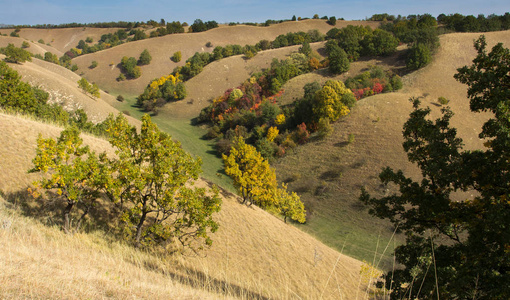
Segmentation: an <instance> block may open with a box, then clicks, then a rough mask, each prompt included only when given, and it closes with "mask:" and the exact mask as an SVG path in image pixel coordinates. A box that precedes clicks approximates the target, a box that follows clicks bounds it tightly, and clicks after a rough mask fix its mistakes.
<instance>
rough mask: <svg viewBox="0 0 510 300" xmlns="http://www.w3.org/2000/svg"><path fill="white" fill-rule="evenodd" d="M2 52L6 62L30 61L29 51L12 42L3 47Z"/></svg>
mask: <svg viewBox="0 0 510 300" xmlns="http://www.w3.org/2000/svg"><path fill="white" fill-rule="evenodd" d="M4 54H5V56H6V58H5V60H6V61H8V62H13V63H23V62H26V61H32V57H31V55H30V52H28V51H26V50H23V49H21V48H17V47H15V46H14V45H13V44H8V45H7V47H5V50H4Z"/></svg>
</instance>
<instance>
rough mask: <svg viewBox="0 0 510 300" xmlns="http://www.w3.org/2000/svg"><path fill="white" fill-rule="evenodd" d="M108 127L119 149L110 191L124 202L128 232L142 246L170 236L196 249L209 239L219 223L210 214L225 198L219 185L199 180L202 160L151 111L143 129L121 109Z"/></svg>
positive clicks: (143, 121) (143, 124)
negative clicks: (155, 119)
mask: <svg viewBox="0 0 510 300" xmlns="http://www.w3.org/2000/svg"><path fill="white" fill-rule="evenodd" d="M107 128H108V129H107V130H108V132H109V134H110V139H109V140H110V143H111V144H112V146H114V147H115V149H116V151H115V153H116V158H114V159H112V160H111V161H110V165H111V169H112V170H115V173H116V174H117V175H116V176H115V178H114V179H113V182H112V184H111V186H110V187H109V193H110V194H111V195H112V196H113V198H114V199H115V201H116V202H117V203H119V204H121V205H122V206H121V209H122V216H121V221H122V223H123V225H124V232H125V234H126V235H127V236H128V237H130V238H131V239H132V240H133V242H134V243H135V245H136V246H138V247H140V246H150V245H155V244H163V245H164V243H165V242H167V241H171V240H172V239H177V240H179V241H180V243H181V244H182V245H183V246H186V247H192V249H194V245H193V244H194V241H196V240H197V239H199V240H203V241H204V243H205V245H207V246H209V245H211V244H212V240H211V239H210V237H209V232H215V231H216V230H217V229H218V224H217V223H216V221H214V220H213V218H212V214H213V213H215V212H218V211H219V210H220V205H221V200H220V198H219V197H218V191H217V189H212V190H208V191H207V190H206V189H204V188H197V187H196V186H195V181H196V180H197V179H198V176H199V174H200V172H201V169H200V166H201V160H200V159H199V158H198V159H195V158H193V157H191V155H189V154H188V153H186V152H185V151H184V150H182V148H181V146H180V144H179V143H176V142H174V141H173V140H172V138H171V137H170V136H169V135H167V134H165V133H163V132H161V131H160V130H159V129H158V128H157V126H156V125H155V124H154V123H152V121H151V119H150V117H149V116H148V115H144V116H143V117H142V125H141V131H140V132H139V133H138V131H137V130H136V128H135V127H132V126H130V125H129V124H128V123H127V120H126V119H125V117H124V116H122V114H119V115H118V116H117V118H115V119H113V118H110V119H109V120H108V126H107ZM165 244H166V243H165Z"/></svg>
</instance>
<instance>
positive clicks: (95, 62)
mask: <svg viewBox="0 0 510 300" xmlns="http://www.w3.org/2000/svg"><path fill="white" fill-rule="evenodd" d="M97 65H98V63H97V61H95V60H93V61H92V63H91V64H90V67H89V68H90V69H94V68H96V67H97Z"/></svg>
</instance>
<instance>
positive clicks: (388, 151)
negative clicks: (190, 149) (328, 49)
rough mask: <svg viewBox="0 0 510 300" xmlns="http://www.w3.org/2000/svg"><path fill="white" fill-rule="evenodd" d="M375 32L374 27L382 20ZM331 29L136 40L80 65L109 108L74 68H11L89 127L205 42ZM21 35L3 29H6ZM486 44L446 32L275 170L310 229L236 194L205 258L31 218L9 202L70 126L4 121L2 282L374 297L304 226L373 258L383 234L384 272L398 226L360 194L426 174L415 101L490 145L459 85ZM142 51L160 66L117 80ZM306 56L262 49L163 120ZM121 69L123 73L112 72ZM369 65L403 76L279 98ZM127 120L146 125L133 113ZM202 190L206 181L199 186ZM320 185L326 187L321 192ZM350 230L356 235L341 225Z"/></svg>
mask: <svg viewBox="0 0 510 300" xmlns="http://www.w3.org/2000/svg"><path fill="white" fill-rule="evenodd" d="M347 24H357V23H354V22H350V23H349V22H347V21H346V22H340V21H339V22H338V23H337V27H342V26H346V25H347ZM360 24H366V23H360ZM370 25H371V26H373V27H375V26H377V24H375V23H374V24H370ZM330 28H331V26H330V25H327V24H326V23H325V22H323V20H322V21H321V20H308V21H302V22H292V23H291V22H287V23H282V24H278V25H272V26H270V27H268V28H265V27H264V28H259V27H252V26H234V27H227V26H222V27H220V28H217V29H214V30H210V31H207V32H203V33H196V34H187V33H186V34H177V35H169V36H165V37H160V38H154V39H147V40H143V41H139V42H133V43H129V44H125V45H121V46H118V47H114V48H112V49H108V50H105V51H100V52H97V53H94V54H90V55H85V56H81V57H79V58H77V59H75V60H73V63H77V64H78V65H79V67H80V68H79V70H78V71H77V73H78V74H79V73H81V72H83V73H84V74H83V76H84V77H85V78H87V79H88V80H89V81H95V82H96V83H97V84H98V85H99V86H100V87H101V88H102V89H103V90H108V91H110V93H111V94H112V95H110V94H108V93H105V92H104V91H102V92H101V98H100V99H92V98H90V97H88V96H86V95H85V94H83V93H82V92H81V91H80V90H79V89H78V87H77V83H76V82H77V81H78V80H79V78H80V76H78V75H77V74H75V73H72V72H70V71H69V70H67V69H65V68H61V67H59V66H56V65H54V64H50V63H47V62H43V61H39V60H34V61H33V62H32V63H24V64H22V65H14V64H10V66H11V67H12V68H14V69H16V70H17V71H18V72H19V73H20V74H21V75H22V76H23V80H25V81H27V82H30V83H31V84H33V85H36V86H40V87H41V88H43V89H45V90H47V91H48V92H49V93H50V100H52V101H57V102H59V103H63V105H67V106H68V107H69V108H72V107H73V108H77V107H82V108H84V109H85V110H86V111H87V113H88V114H89V116H90V117H91V119H92V120H94V121H100V120H102V119H104V118H105V117H106V116H107V115H108V113H116V112H117V110H115V109H114V108H113V107H112V106H111V105H115V104H116V100H115V97H114V96H113V95H117V94H124V95H127V96H131V97H133V96H136V95H137V94H138V93H140V92H141V91H142V90H143V88H144V87H145V86H146V85H147V84H148V82H149V81H150V80H151V79H153V78H155V77H158V76H161V75H165V74H168V73H170V72H171V71H172V70H173V68H174V67H175V66H176V65H178V64H175V63H173V62H172V61H170V59H169V57H170V56H171V55H172V54H173V53H174V52H175V51H178V50H181V51H183V59H182V61H181V62H180V64H182V63H183V62H184V61H185V60H186V59H187V58H188V57H189V56H191V55H193V53H195V52H196V51H211V50H212V48H206V47H205V43H206V42H208V41H211V42H212V43H213V45H214V46H217V45H226V44H241V45H244V44H254V43H256V42H258V41H259V40H260V39H269V40H272V39H274V37H276V36H277V35H278V34H281V33H285V32H288V31H292V32H295V31H300V30H302V31H307V30H310V29H318V30H319V31H321V32H323V33H325V32H327V31H328V30H329V29H330ZM10 31H11V30H0V32H2V33H7V34H9V33H10ZM106 32H108V31H107V30H99V29H91V28H87V29H86V30H83V29H81V28H79V29H69V30H60V29H58V30H36V29H30V30H29V29H22V30H21V32H20V36H21V38H11V37H4V36H2V37H0V46H5V45H7V43H10V42H14V43H15V45H17V46H19V45H21V42H22V41H23V39H27V40H33V41H34V42H35V43H31V47H30V48H29V50H30V51H32V52H34V53H40V54H44V51H47V50H50V51H52V52H54V53H59V52H57V51H60V52H62V51H67V50H68V49H69V48H70V47H74V46H76V44H77V43H78V41H79V40H80V39H85V38H86V37H87V36H93V37H94V41H96V40H97V39H98V38H99V37H100V35H101V34H104V33H106ZM478 36H479V34H477V33H468V34H458V33H457V34H448V35H443V36H441V47H440V49H439V51H438V53H437V54H436V55H435V57H434V61H433V62H432V64H430V65H429V66H427V67H426V68H424V69H422V70H419V71H417V72H415V73H411V74H408V75H406V76H404V77H403V81H404V88H403V90H401V91H399V92H397V93H391V94H381V95H377V96H373V97H369V98H365V99H363V100H361V101H359V102H358V104H357V106H356V107H355V108H354V109H353V110H352V112H351V114H350V115H349V116H348V117H346V118H345V119H343V120H341V121H340V122H337V123H336V124H334V132H333V134H331V135H330V136H328V137H327V138H326V139H324V140H322V141H316V142H311V143H309V144H306V145H304V146H302V147H300V148H298V150H297V151H295V152H291V153H288V154H287V155H286V156H285V157H284V158H282V159H280V160H278V161H277V162H276V163H275V164H274V167H275V168H276V170H277V175H278V179H279V180H287V179H289V178H290V179H292V180H290V181H291V182H290V183H289V188H290V189H292V190H300V189H301V190H302V191H304V192H302V193H301V197H302V199H303V200H304V201H305V203H306V204H307V210H308V212H309V222H308V224H307V225H305V226H299V228H296V227H294V226H291V225H286V224H284V223H283V222H282V221H281V220H279V219H278V218H275V217H273V216H271V215H270V214H268V213H266V212H264V211H262V210H260V209H258V208H256V207H252V208H248V207H245V206H243V205H240V204H239V203H238V202H237V200H236V198H235V197H234V196H233V195H231V194H229V193H226V192H225V193H224V202H223V209H222V211H221V212H220V213H219V214H218V221H219V223H220V226H221V227H220V230H219V231H218V232H217V233H215V234H214V235H213V240H214V245H213V247H212V248H211V249H209V250H207V251H206V252H204V253H203V255H201V257H189V256H182V257H181V256H164V257H163V256H161V255H155V254H150V253H144V252H141V251H138V250H135V249H133V248H131V247H129V246H126V245H122V244H120V243H116V242H110V241H109V240H108V239H106V238H105V237H104V235H103V234H102V233H101V232H94V233H80V234H75V235H65V234H63V232H61V231H60V230H59V228H58V227H57V226H46V225H42V223H44V224H51V222H52V220H51V219H48V218H46V219H35V220H34V219H32V218H29V217H26V216H24V215H23V214H22V210H20V208H19V206H20V204H19V201H23V199H16V201H17V202H16V201H15V202H13V200H12V195H13V193H16V192H20V191H24V190H26V187H27V186H28V185H29V184H30V183H31V182H32V181H33V180H35V179H36V178H37V176H36V175H33V174H27V173H26V171H27V170H28V169H29V168H30V164H31V163H30V161H31V159H32V157H33V156H34V155H35V141H36V138H37V135H38V134H39V133H42V134H43V135H44V136H45V137H50V136H51V137H56V136H58V132H59V131H60V130H61V129H59V128H56V127H54V126H52V125H50V124H43V123H39V122H35V121H32V120H30V119H26V118H23V117H19V116H12V115H7V114H4V113H1V114H0V131H1V132H2V134H0V158H1V159H0V191H1V192H2V193H3V195H4V196H3V200H0V239H1V240H2V241H5V244H3V247H2V249H0V266H1V269H2V270H6V271H5V272H2V273H0V298H13V299H14V298H66V299H67V298H69V299H82V298H119V299H124V298H128V297H134V298H151V299H152V298H156V299H168V298H169V297H170V298H172V299H174V298H175V299H217V298H221V299H229V298H242V299H253V298H261V299H264V298H266V299H320V298H321V297H323V298H324V299H365V298H367V297H368V294H367V293H366V283H365V282H364V280H362V277H361V276H360V268H361V266H362V263H361V262H360V261H359V260H355V259H353V258H350V257H347V256H345V255H342V254H341V253H340V252H339V251H336V250H333V249H332V248H330V247H328V246H326V245H324V244H323V243H321V242H319V241H318V240H317V239H315V238H313V237H311V236H310V235H308V234H306V233H304V232H303V231H300V230H299V229H303V230H304V231H308V232H310V233H312V234H313V235H314V236H316V237H319V238H320V239H323V240H326V239H328V238H329V242H328V245H329V246H334V247H335V248H336V249H342V248H343V247H346V248H348V247H351V248H359V249H358V250H359V251H360V253H363V252H364V256H366V257H373V256H374V255H373V251H374V250H373V247H368V246H366V245H364V244H363V238H364V235H366V236H369V235H372V237H371V239H372V241H374V240H378V238H377V236H381V245H378V246H377V247H378V251H377V252H378V253H377V256H376V257H377V259H376V264H377V262H378V260H379V257H380V255H381V253H382V250H381V249H384V247H386V240H387V239H388V237H389V236H390V235H391V228H390V226H389V224H388V223H386V222H382V221H379V220H375V219H372V218H371V217H370V216H369V215H368V214H367V212H366V210H364V209H363V208H362V207H361V206H360V205H359V204H358V203H357V202H358V201H357V197H358V196H359V189H360V187H361V186H366V187H367V188H368V190H369V191H370V192H372V193H373V194H374V195H383V194H385V193H388V192H389V191H391V190H386V188H384V187H382V186H380V185H379V182H378V179H377V174H378V173H379V172H380V170H381V168H382V167H384V166H391V167H393V168H400V169H402V170H403V171H404V172H405V173H406V174H407V175H411V176H413V177H416V178H418V177H419V176H420V173H419V170H418V169H417V168H416V167H415V166H413V165H411V164H409V163H408V162H407V157H406V155H405V153H404V151H403V149H402V146H401V144H402V125H403V123H404V122H405V121H406V120H407V118H408V115H409V112H410V111H411V104H410V102H409V101H408V99H409V98H410V97H421V98H422V103H423V105H428V106H430V107H431V108H432V111H433V113H432V115H433V116H434V117H437V116H439V110H440V107H438V106H437V105H436V103H437V98H438V97H439V96H444V97H446V98H448V99H450V104H449V105H450V106H451V107H452V110H453V111H454V113H455V116H454V117H453V119H452V125H453V126H456V127H457V128H458V133H459V136H461V137H462V138H463V139H464V143H465V145H466V148H468V149H477V148H480V147H482V141H480V140H479V138H478V137H477V133H478V132H479V129H480V125H481V124H482V122H483V121H484V120H486V118H487V117H488V115H486V114H477V115H475V114H472V113H470V111H469V105H468V102H467V99H466V87H465V86H464V85H462V84H460V83H458V82H456V81H455V79H454V78H453V74H454V73H455V72H456V69H457V68H459V67H462V66H464V65H468V64H470V63H471V60H472V59H473V57H474V56H475V50H474V49H473V47H472V45H473V40H475V39H476V38H477V37H478ZM486 37H487V41H488V43H489V46H492V45H494V44H495V43H496V42H503V43H504V44H505V46H506V47H509V46H510V31H504V32H492V33H486ZM40 38H42V39H44V41H45V42H46V43H48V42H49V43H50V44H51V45H52V46H51V47H52V48H51V49H50V48H48V47H50V46H46V45H41V44H39V43H37V40H38V39H40ZM53 40H54V41H53ZM16 43H17V44H16ZM18 44H19V45H18ZM322 45H323V44H322V43H317V44H315V45H313V47H315V48H316V49H318V48H321V47H322ZM45 47H46V48H45ZM145 48H147V49H149V52H150V53H151V55H152V56H153V61H152V63H151V64H150V65H148V66H144V67H142V73H143V75H142V77H141V78H139V79H136V80H127V81H124V82H121V83H118V82H116V81H115V78H116V77H117V76H118V74H119V72H120V71H119V69H118V68H117V66H116V65H117V64H118V63H119V62H120V59H121V58H122V56H124V55H127V56H134V57H138V56H139V54H140V53H141V51H143V49H145ZM202 48H204V49H203V50H202ZM297 48H298V46H294V47H288V48H282V49H276V50H269V51H264V52H260V53H259V54H257V56H255V57H254V58H253V59H251V60H245V59H244V58H243V57H242V56H236V57H229V58H226V59H222V60H220V61H216V62H214V63H212V64H210V65H208V66H207V67H205V68H204V71H203V72H202V73H201V74H199V75H198V76H196V77H195V78H193V79H191V80H190V81H188V82H187V83H186V87H187V90H188V97H187V98H186V99H185V100H183V101H180V102H176V103H171V104H169V105H167V106H165V107H164V108H163V109H162V110H161V112H160V115H159V116H158V118H168V119H169V120H172V118H176V119H177V118H181V119H191V118H193V117H196V116H197V114H198V112H199V111H200V110H201V109H202V108H203V107H205V106H206V105H208V100H209V99H211V98H213V97H216V96H218V95H220V94H222V93H223V91H224V90H226V89H228V88H230V87H235V86H237V85H239V84H240V83H241V82H242V81H244V80H245V79H246V78H248V76H249V75H250V74H251V73H252V72H255V71H259V70H260V69H262V68H265V67H267V66H268V65H269V64H270V62H271V59H272V58H273V57H277V58H284V57H285V56H286V55H288V54H289V53H290V52H292V51H296V50H297ZM37 51H39V52H37ZM93 60H96V61H98V62H99V66H98V67H97V68H95V69H93V70H90V69H88V66H89V65H90V63H91V61H93ZM111 62H113V63H114V65H113V66H110V63H111ZM369 65H381V66H383V67H384V68H390V69H393V68H397V69H398V68H401V67H402V60H401V59H400V58H399V57H398V54H397V55H396V56H393V57H389V58H385V59H383V60H380V59H368V60H363V61H359V62H357V63H354V64H352V66H351V70H350V71H349V74H344V75H341V76H337V77H328V76H327V74H325V73H324V72H320V71H319V72H315V73H310V74H306V75H303V76H299V77H297V78H294V79H293V80H291V81H289V82H288V83H287V84H286V85H285V86H284V88H285V90H286V94H285V95H284V96H283V97H282V99H281V101H282V103H283V102H284V103H288V102H290V101H292V100H293V99H294V98H298V97H300V95H301V94H302V87H303V86H304V84H306V83H307V82H311V81H313V80H317V81H320V82H324V81H326V80H328V79H331V78H335V79H344V78H345V77H346V76H354V75H356V73H357V72H361V71H363V70H365V69H366V68H367V67H368V66H369ZM192 99H193V100H194V101H193V103H192V104H190V100H192ZM130 121H131V123H132V124H138V121H137V120H135V119H134V118H130ZM349 134H352V135H353V136H354V137H355V140H354V142H352V143H350V144H349V143H347V139H348V138H347V137H348V135H349ZM84 140H85V143H87V144H89V145H91V147H92V148H93V149H95V150H96V151H102V150H106V151H111V149H109V145H108V143H107V142H105V141H104V140H100V139H97V138H94V137H90V136H85V137H84ZM328 174H339V175H338V176H333V178H331V176H330V177H328V176H326V175H328ZM200 184H202V185H206V184H207V183H206V182H204V181H201V182H200ZM319 188H320V191H321V192H320V193H317V191H319ZM6 200H9V201H6ZM57 221H58V220H57ZM53 222H55V221H53ZM345 224H350V226H351V227H350V228H345V227H343V226H344V225H345ZM354 227H356V228H354ZM356 234H357V235H359V237H357V240H356V242H354V240H353V235H356ZM331 236H333V237H336V238H335V240H334V242H331ZM374 236H375V239H374ZM4 245H5V246H4ZM365 246H366V247H365ZM4 249H5V250H4ZM351 252H356V251H355V250H353V251H351ZM387 252H390V251H389V250H388V251H387ZM367 253H368V254H367ZM386 254H387V253H386ZM202 256H203V257H202ZM385 256H386V259H388V257H387V255H385ZM48 278H51V280H48Z"/></svg>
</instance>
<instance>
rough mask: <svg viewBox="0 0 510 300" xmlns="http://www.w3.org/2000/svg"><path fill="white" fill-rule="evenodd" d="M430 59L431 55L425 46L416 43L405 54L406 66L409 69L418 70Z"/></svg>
mask: <svg viewBox="0 0 510 300" xmlns="http://www.w3.org/2000/svg"><path fill="white" fill-rule="evenodd" d="M431 61H432V55H431V53H430V50H429V48H428V47H427V46H425V45H423V44H416V45H414V46H413V47H412V48H411V49H409V52H408V54H407V59H406V67H407V68H408V69H409V70H418V69H420V68H423V67H425V66H426V65H428V64H429V63H430V62H431Z"/></svg>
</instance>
